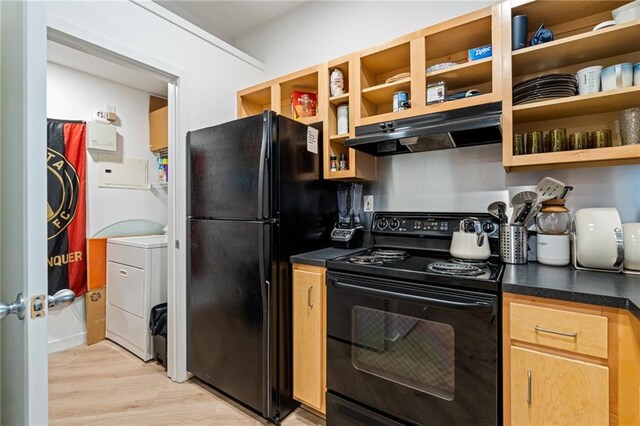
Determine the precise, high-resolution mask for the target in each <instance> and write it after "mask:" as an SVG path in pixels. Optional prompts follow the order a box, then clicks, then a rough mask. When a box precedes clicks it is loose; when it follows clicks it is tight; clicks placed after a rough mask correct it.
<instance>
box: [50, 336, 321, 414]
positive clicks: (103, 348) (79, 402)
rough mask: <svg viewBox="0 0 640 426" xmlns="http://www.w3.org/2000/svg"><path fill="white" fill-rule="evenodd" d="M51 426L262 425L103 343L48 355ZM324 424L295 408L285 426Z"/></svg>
mask: <svg viewBox="0 0 640 426" xmlns="http://www.w3.org/2000/svg"><path fill="white" fill-rule="evenodd" d="M49 423H50V424H52V425H177V424H188V425H196V424H197V425H242V426H244V425H263V424H266V423H267V422H266V420H264V419H262V418H261V417H259V416H258V415H256V414H254V413H252V412H250V411H249V410H247V409H246V408H244V407H242V406H240V405H239V404H237V403H235V402H233V401H230V400H229V399H227V398H225V397H223V396H221V395H220V394H219V393H217V392H215V391H214V390H212V389H211V388H208V387H207V386H205V385H204V384H202V383H201V382H199V381H198V380H197V379H191V380H189V381H188V382H186V383H174V382H172V381H171V380H169V379H168V378H167V376H166V374H165V371H164V369H162V367H160V366H158V365H156V364H155V363H154V362H148V363H144V362H142V361H141V360H140V359H139V358H137V357H135V356H134V355H132V354H131V353H129V352H127V351H126V350H125V349H122V348H121V347H120V346H118V345H116V344H115V343H112V342H109V341H106V340H105V341H102V342H100V343H97V344H95V345H92V346H79V347H77V348H73V349H69V350H66V351H63V352H58V353H55V354H51V355H50V356H49ZM324 424H325V423H324V421H323V420H322V419H320V418H319V417H316V416H314V415H313V414H310V413H308V412H307V411H304V410H301V409H298V410H297V411H296V412H294V413H293V414H291V415H290V416H289V417H287V418H286V419H285V421H284V422H283V425H285V426H317V425H324Z"/></svg>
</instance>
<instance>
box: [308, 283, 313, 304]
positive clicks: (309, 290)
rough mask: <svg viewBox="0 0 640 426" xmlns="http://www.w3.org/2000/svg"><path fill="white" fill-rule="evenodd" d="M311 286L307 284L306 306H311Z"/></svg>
mask: <svg viewBox="0 0 640 426" xmlns="http://www.w3.org/2000/svg"><path fill="white" fill-rule="evenodd" d="M312 288H313V286H309V289H308V290H307V306H308V307H310V308H313V305H312V304H311V289H312Z"/></svg>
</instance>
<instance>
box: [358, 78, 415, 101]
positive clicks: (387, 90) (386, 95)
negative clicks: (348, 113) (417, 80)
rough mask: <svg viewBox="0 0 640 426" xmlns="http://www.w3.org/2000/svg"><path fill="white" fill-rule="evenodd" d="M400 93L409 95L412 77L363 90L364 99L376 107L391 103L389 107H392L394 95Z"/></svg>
mask: <svg viewBox="0 0 640 426" xmlns="http://www.w3.org/2000/svg"><path fill="white" fill-rule="evenodd" d="M400 91H405V92H408V93H409V92H410V91H411V77H407V78H403V79H401V80H397V81H394V82H392V83H384V84H380V85H378V86H374V87H368V88H366V89H363V90H362V97H363V98H365V99H367V100H368V101H369V102H373V103H374V104H376V105H380V104H382V103H389V105H392V104H393V94H394V93H396V92H400Z"/></svg>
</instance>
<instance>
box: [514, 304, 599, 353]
mask: <svg viewBox="0 0 640 426" xmlns="http://www.w3.org/2000/svg"><path fill="white" fill-rule="evenodd" d="M510 311H511V315H510V324H511V330H510V336H511V339H513V340H521V341H523V342H530V343H535V344H538V345H542V346H548V347H551V348H557V349H563V350H566V351H571V352H575V353H579V354H584V355H591V356H596V357H599V358H607V357H608V352H607V317H603V316H599V315H590V314H583V313H578V312H569V311H563V310H559V309H550V308H542V307H539V306H531V305H523V304H520V303H511V305H510Z"/></svg>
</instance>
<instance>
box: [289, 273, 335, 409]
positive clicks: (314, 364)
mask: <svg viewBox="0 0 640 426" xmlns="http://www.w3.org/2000/svg"><path fill="white" fill-rule="evenodd" d="M325 275H326V269H325V268H320V267H314V266H308V265H299V264H294V265H293V397H294V398H295V399H297V400H298V401H300V402H302V403H303V404H305V405H307V406H309V407H311V408H313V409H314V410H317V411H318V412H320V413H322V414H325V392H326V388H327V380H326V376H327V373H326V371H327V368H326V367H327V362H326V334H327V330H326V322H327V321H326V315H327V314H326V285H325Z"/></svg>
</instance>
